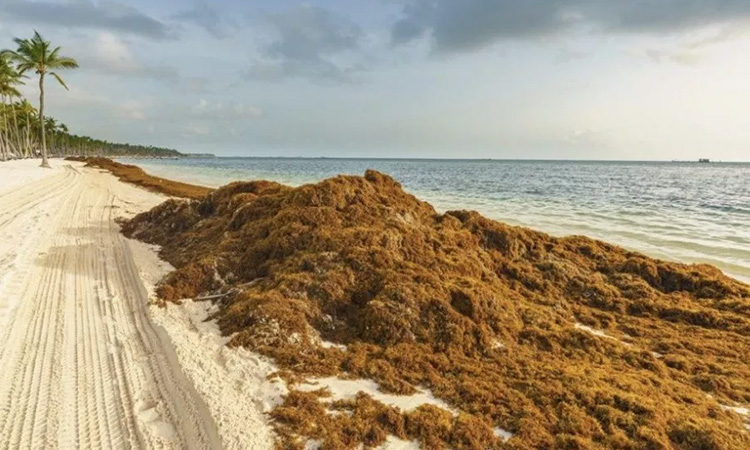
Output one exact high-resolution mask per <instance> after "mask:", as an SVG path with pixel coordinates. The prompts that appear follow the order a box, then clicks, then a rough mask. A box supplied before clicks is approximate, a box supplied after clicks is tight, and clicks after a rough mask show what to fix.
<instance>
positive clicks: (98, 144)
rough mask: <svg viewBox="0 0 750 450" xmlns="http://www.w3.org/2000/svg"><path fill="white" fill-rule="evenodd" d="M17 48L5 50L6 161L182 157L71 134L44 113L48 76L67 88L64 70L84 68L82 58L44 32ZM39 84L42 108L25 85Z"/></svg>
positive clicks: (2, 141) (1, 141)
mask: <svg viewBox="0 0 750 450" xmlns="http://www.w3.org/2000/svg"><path fill="white" fill-rule="evenodd" d="M13 41H14V42H15V44H16V49H15V50H10V49H8V50H2V51H0V160H3V161H4V160H7V159H15V158H33V157H41V158H42V167H49V162H48V160H47V159H48V157H49V156H57V157H62V156H165V157H173V156H181V153H180V152H178V151H177V150H173V149H168V148H161V147H154V146H144V145H132V144H118V143H114V142H108V141H105V140H101V139H94V138H91V137H88V136H79V135H75V134H72V133H70V131H69V130H68V127H67V126H66V125H65V124H63V123H61V122H59V121H57V120H56V119H54V118H52V117H49V116H46V115H45V114H44V100H45V87H46V86H45V81H46V80H48V79H50V78H51V79H53V80H54V81H57V83H58V84H60V85H61V86H62V87H64V88H65V89H66V90H67V89H68V86H67V85H66V84H65V81H64V80H63V78H62V77H61V76H60V74H59V73H58V71H60V70H65V69H76V68H78V62H77V61H76V60H75V59H74V58H71V57H68V56H63V55H61V54H60V47H54V48H53V47H52V44H51V43H50V41H48V40H46V39H44V38H43V37H42V36H41V35H40V34H39V33H38V32H36V31H35V32H34V36H33V37H31V38H30V39H20V38H15V39H13ZM32 77H34V78H36V79H35V80H33V81H34V82H37V83H38V84H39V101H38V107H35V106H34V105H32V104H31V102H30V101H29V100H28V99H26V98H24V97H23V95H21V92H20V91H19V87H20V86H21V85H24V84H25V83H26V82H29V81H30V80H32Z"/></svg>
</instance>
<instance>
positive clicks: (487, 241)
mask: <svg viewBox="0 0 750 450" xmlns="http://www.w3.org/2000/svg"><path fill="white" fill-rule="evenodd" d="M123 232H124V233H125V234H126V235H128V236H130V237H135V238H138V239H141V240H144V241H147V242H149V243H153V244H158V245H160V246H162V251H161V255H162V257H163V258H164V259H165V260H167V261H169V262H170V263H172V264H173V265H174V266H175V267H176V268H177V269H176V270H175V271H174V272H173V273H171V274H169V275H168V276H167V277H166V278H165V279H164V280H163V281H162V283H161V284H160V285H159V287H158V293H159V295H160V297H161V298H162V299H164V300H165V301H174V302H179V301H180V300H181V299H184V298H200V297H210V298H212V299H215V301H217V303H218V304H219V312H218V313H217V316H216V318H217V319H218V322H219V324H220V326H221V328H222V331H223V332H224V333H225V334H227V335H232V336H233V338H232V340H231V342H230V345H234V346H247V347H249V348H252V349H253V350H255V351H258V352H261V353H263V354H266V355H269V356H271V357H273V358H275V360H276V361H277V363H278V364H279V365H280V367H281V368H282V369H284V371H285V376H286V377H287V378H288V379H289V380H290V381H294V380H299V379H302V378H303V377H308V376H330V375H338V376H346V377H350V378H360V377H364V378H371V379H373V380H375V381H376V382H377V383H378V384H379V385H380V386H381V389H383V390H386V391H389V392H392V393H398V394H411V393H414V392H415V390H416V389H417V388H428V389H430V390H431V391H432V392H433V393H434V394H435V395H436V396H437V397H439V398H441V399H443V400H445V401H446V402H448V403H449V404H450V405H451V406H452V407H453V408H455V409H456V411H458V413H457V414H451V413H448V412H446V411H444V410H441V409H440V408H436V407H433V406H422V407H420V408H419V409H417V410H416V411H413V412H409V413H404V414H402V413H401V412H400V411H399V410H397V409H394V408H392V407H388V406H386V405H382V404H379V403H378V402H375V401H374V400H372V399H371V398H369V397H367V396H366V395H363V394H361V395H360V396H359V397H357V399H356V400H352V401H348V402H341V401H339V402H333V403H330V402H329V403H327V405H329V406H327V407H326V406H324V404H323V403H321V402H320V401H321V399H322V397H321V396H325V395H326V394H325V392H318V393H301V392H296V393H295V392H293V393H292V394H290V396H289V397H288V398H287V401H286V402H285V404H284V405H281V406H280V407H279V408H277V411H276V412H275V413H274V417H275V419H276V426H277V430H278V432H279V435H280V437H281V440H282V442H281V444H280V446H281V447H282V448H302V446H303V443H304V438H305V437H306V438H315V439H320V440H322V441H323V448H357V447H358V446H359V445H364V446H365V447H367V448H370V447H374V446H376V445H379V444H381V443H382V442H383V441H384V440H385V437H386V436H387V435H388V434H393V435H396V436H398V437H401V438H409V439H418V440H420V442H421V443H422V444H423V446H424V447H425V448H472V449H485V448H512V449H536V448H551V449H552V448H559V449H602V448H613V449H684V450H698V449H717V450H718V449H747V448H750V433H748V429H747V428H746V427H747V426H748V423H747V422H744V420H746V418H743V417H742V416H741V415H739V414H737V413H735V412H734V411H733V410H732V409H731V408H730V407H731V406H742V405H747V404H748V403H750V358H748V355H750V287H748V286H747V285H745V284H742V283H740V282H738V281H735V280H733V279H730V278H728V277H726V276H724V275H723V274H722V273H721V272H720V271H719V270H718V269H715V268H713V267H710V266H705V265H683V264H677V263H671V262H665V261H658V260H654V259H651V258H648V257H645V256H643V255H640V254H638V253H634V252H631V251H627V250H625V249H622V248H619V247H616V246H612V245H609V244H606V243H603V242H599V241H595V240H592V239H588V238H585V237H568V238H555V237H551V236H549V235H546V234H544V233H541V232H537V231H533V230H529V229H524V228H519V227H511V226H508V225H505V224H502V223H498V222H495V221H492V220H489V219H487V218H484V217H482V216H481V215H479V214H478V213H475V212H468V211H452V212H447V213H445V214H439V213H437V212H436V211H435V210H434V209H433V207H432V206H430V205H429V204H428V203H425V202H423V201H420V200H418V199H417V198H415V197H414V196H412V195H410V194H408V193H406V192H405V191H404V190H403V189H402V187H401V186H400V184H399V183H398V182H396V181H395V180H393V179H392V178H391V177H389V176H387V175H384V174H381V173H378V172H375V171H368V172H367V173H366V174H365V176H364V177H355V176H339V177H335V178H331V179H327V180H325V181H322V182H320V183H318V184H313V185H305V186H301V187H297V188H290V187H287V186H283V185H280V184H276V183H271V182H247V183H233V184H230V185H228V186H225V187H223V188H220V189H218V190H216V191H213V192H210V193H209V194H208V195H206V196H205V197H204V198H202V199H199V200H193V201H188V200H170V201H167V202H165V203H164V204H162V205H160V206H158V207H156V208H154V209H153V210H151V211H149V212H146V213H144V214H141V215H139V216H137V217H135V218H133V219H132V220H130V221H128V222H126V223H124V224H123ZM324 341H327V342H333V343H337V344H343V345H345V346H346V348H345V350H342V349H340V348H337V347H332V346H330V345H322V344H323V342H324ZM330 408H334V409H341V410H345V411H346V412H348V414H335V415H333V412H335V411H333V412H332V411H331V410H330ZM326 411H328V413H329V415H328V416H326V415H325V414H326ZM339 412H341V411H339ZM496 427H499V428H502V429H504V430H508V431H510V432H512V433H513V437H512V438H510V439H509V440H507V441H505V440H503V439H501V438H500V437H497V436H496V434H497V433H495V432H493V429H495V428H496Z"/></svg>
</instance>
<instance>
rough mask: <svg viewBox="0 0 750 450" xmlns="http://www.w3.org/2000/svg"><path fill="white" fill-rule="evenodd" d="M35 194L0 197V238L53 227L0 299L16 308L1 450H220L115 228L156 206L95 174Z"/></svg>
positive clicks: (2, 363) (1, 342)
mask: <svg viewBox="0 0 750 450" xmlns="http://www.w3.org/2000/svg"><path fill="white" fill-rule="evenodd" d="M39 183H44V184H43V187H44V189H41V188H39V187H38V184H39ZM35 186H37V187H36V188H33V187H22V188H20V189H16V190H14V191H13V192H6V193H2V194H0V198H2V202H0V232H2V230H3V229H13V228H19V227H21V226H20V225H18V224H16V222H23V220H25V219H24V218H26V219H28V217H26V215H27V214H30V213H31V212H32V211H36V210H39V209H40V208H46V209H45V210H46V211H47V214H48V215H49V218H48V219H46V218H45V220H44V226H43V227H37V228H34V227H31V228H30V229H29V230H30V231H28V235H27V236H26V237H25V239H24V240H23V245H24V246H25V247H23V251H24V252H26V253H29V252H30V253H31V254H37V253H40V257H39V258H38V259H37V260H36V261H31V262H30V263H29V264H28V270H24V271H20V270H19V271H15V272H13V271H10V272H9V273H10V278H11V280H10V282H9V283H6V285H5V287H4V289H3V290H2V291H0V295H3V296H15V297H17V300H18V307H17V309H16V310H15V312H14V314H13V315H12V317H10V318H9V319H8V321H7V325H6V326H5V327H3V328H2V329H0V436H1V437H2V439H0V450H6V449H7V450H10V449H42V448H45V449H54V448H60V449H100V448H101V449H109V448H111V449H140V448H143V449H183V448H185V449H213V448H220V447H221V444H220V440H219V437H218V434H217V432H216V426H215V424H214V422H213V419H212V418H211V417H210V415H209V413H208V410H207V408H206V406H205V404H204V403H203V401H202V400H201V399H200V398H199V396H198V395H197V393H196V392H195V390H194V389H193V387H192V385H191V384H190V383H189V382H188V381H187V380H186V379H185V377H184V375H183V374H182V372H181V369H180V367H179V364H178V363H177V359H176V356H175V355H174V350H173V349H172V347H171V343H170V342H169V340H168V338H166V336H164V334H163V331H162V330H161V329H160V328H158V327H156V326H154V325H153V324H152V323H151V321H150V318H149V317H148V309H147V302H148V294H147V292H146V290H145V288H144V286H143V284H142V282H141V281H140V277H139V275H138V270H137V267H136V266H135V263H134V261H133V258H132V254H131V251H130V248H129V244H128V243H127V241H126V240H125V239H124V238H123V237H122V236H121V235H120V233H119V227H118V226H117V225H116V224H115V222H114V217H116V216H117V215H118V214H119V212H120V211H121V209H122V207H124V206H125V205H126V203H127V204H131V203H139V202H140V203H141V204H143V203H144V200H145V201H146V203H149V202H150V203H151V204H154V203H156V202H157V201H158V200H159V199H158V198H157V197H154V196H153V195H152V194H149V193H146V192H144V191H141V190H139V189H136V188H133V187H130V186H126V185H123V184H122V183H120V182H119V181H117V180H116V179H115V178H114V177H112V176H110V175H107V174H102V173H99V172H97V171H94V170H90V169H80V170H74V169H72V168H66V170H65V171H64V172H63V173H62V174H60V175H55V176H50V177H47V178H45V179H44V180H43V181H41V182H36V184H35ZM32 193H35V195H32ZM25 205H28V206H25ZM24 208H25V209H24ZM6 275H7V274H6Z"/></svg>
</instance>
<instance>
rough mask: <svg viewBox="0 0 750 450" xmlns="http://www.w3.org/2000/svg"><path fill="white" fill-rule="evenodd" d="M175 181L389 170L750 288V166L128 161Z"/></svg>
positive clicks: (288, 179) (480, 205)
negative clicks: (700, 267) (709, 270)
mask: <svg viewBox="0 0 750 450" xmlns="http://www.w3.org/2000/svg"><path fill="white" fill-rule="evenodd" d="M123 162H130V163H134V164H137V165H139V166H141V167H143V168H144V169H146V170H147V171H148V172H150V173H152V174H154V175H159V176H163V177H167V178H171V179H178V180H182V181H187V182H192V183H197V184H203V185H207V186H220V185H223V184H226V183H228V182H231V181H236V180H255V179H266V180H273V181H277V182H281V183H285V184H290V185H300V184H305V183H312V182H316V181H319V180H322V179H324V178H327V177H331V176H335V175H338V174H354V175H361V174H363V173H364V171H365V170H366V169H376V170H379V171H381V172H385V173H388V174H390V175H392V176H393V177H395V178H396V179H397V180H399V181H400V182H401V183H402V184H403V186H404V187H405V188H406V189H407V190H408V191H409V192H411V193H413V194H415V195H417V196H418V197H420V198H422V199H423V200H427V201H429V202H430V203H432V204H433V205H434V206H435V207H436V208H437V209H438V210H441V211H445V210H451V209H473V210H477V211H479V212H481V213H482V214H484V215H486V216H488V217H491V218H493V219H497V220H501V221H504V222H507V223H510V224H514V225H523V226H527V227H531V228H534V229H538V230H542V231H545V232H548V233H550V234H553V235H570V234H582V235H586V236H590V237H594V238H598V239H602V240H605V241H608V242H611V243H615V244H619V245H622V246H624V247H627V248H630V249H633V250H637V251H640V252H643V253H646V254H648V255H650V256H654V257H658V258H664V259H670V260H676V261H681V262H705V263H709V264H713V265H716V266H718V267H719V268H721V269H722V270H724V271H725V272H727V273H728V274H730V275H732V276H735V277H737V278H740V279H742V280H744V281H750V164H748V163H711V164H698V163H669V162H602V161H497V160H482V161H478V160H472V161H469V160H406V159H404V160H393V159H326V158H320V159H303V158H299V159H297V158H215V159H184V160H143V159H139V160H123Z"/></svg>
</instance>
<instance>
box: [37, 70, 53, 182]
mask: <svg viewBox="0 0 750 450" xmlns="http://www.w3.org/2000/svg"><path fill="white" fill-rule="evenodd" d="M39 122H41V123H40V124H39V125H40V126H41V127H42V165H41V167H46V168H49V167H50V165H49V161H48V160H47V137H46V135H45V132H44V73H41V74H39Z"/></svg>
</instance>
